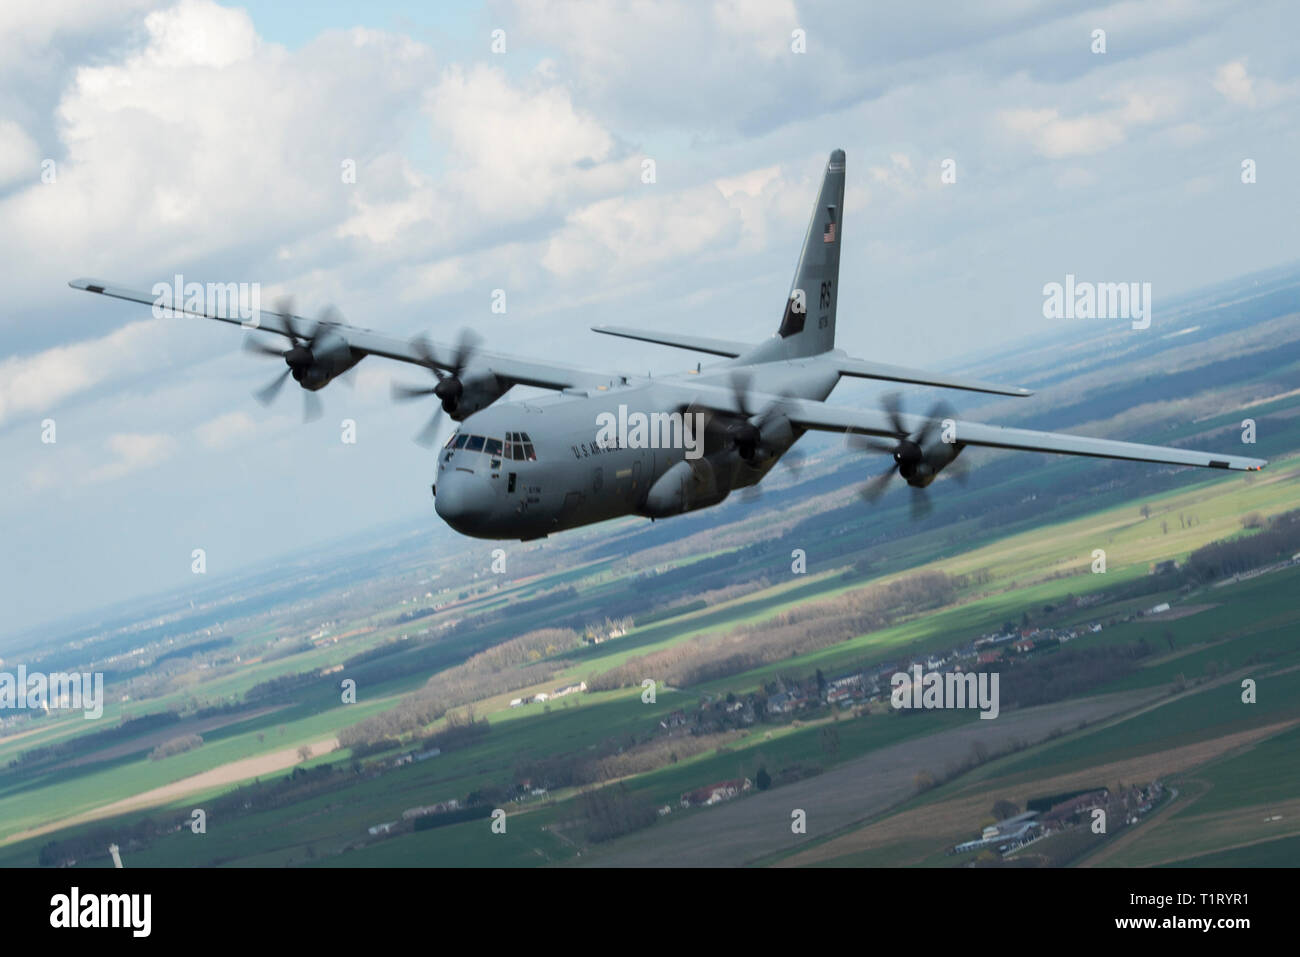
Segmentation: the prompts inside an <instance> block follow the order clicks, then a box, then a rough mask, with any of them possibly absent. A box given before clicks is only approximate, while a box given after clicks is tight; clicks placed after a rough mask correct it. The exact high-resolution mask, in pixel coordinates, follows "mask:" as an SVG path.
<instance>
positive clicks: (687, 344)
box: [591, 326, 750, 359]
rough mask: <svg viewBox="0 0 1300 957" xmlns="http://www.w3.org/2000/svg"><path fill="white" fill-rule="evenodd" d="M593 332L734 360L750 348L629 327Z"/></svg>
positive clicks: (729, 340)
mask: <svg viewBox="0 0 1300 957" xmlns="http://www.w3.org/2000/svg"><path fill="white" fill-rule="evenodd" d="M591 331H592V332H599V333H601V334H602V335H606V336H622V337H623V338H624V339H639V340H641V341H642V342H655V343H658V344H659V345H661V346H672V347H673V348H674V349H690V350H691V351H692V352H707V353H709V354H710V355H715V356H726V357H727V358H728V359H734V358H735V357H736V356H738V355H740V354H741V353H742V352H746V351H748V350H749V348H750V344H749V343H747V342H734V341H733V340H731V339H710V338H709V337H708V336H685V335H681V334H679V333H676V332H650V331H648V330H646V329H632V328H630V327H628V326H592V327H591Z"/></svg>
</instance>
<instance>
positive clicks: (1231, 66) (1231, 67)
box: [1214, 60, 1256, 107]
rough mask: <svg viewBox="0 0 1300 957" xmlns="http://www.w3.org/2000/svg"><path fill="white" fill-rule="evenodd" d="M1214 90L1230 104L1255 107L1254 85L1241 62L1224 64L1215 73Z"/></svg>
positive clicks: (1235, 61)
mask: <svg viewBox="0 0 1300 957" xmlns="http://www.w3.org/2000/svg"><path fill="white" fill-rule="evenodd" d="M1214 88H1215V89H1216V90H1218V91H1219V93H1221V94H1222V95H1223V97H1224V98H1225V99H1226V100H1228V102H1230V103H1236V104H1237V105H1239V106H1249V107H1254V106H1255V102H1256V100H1255V83H1254V81H1253V80H1252V79H1251V78H1250V74H1249V73H1247V72H1246V64H1245V63H1243V62H1242V61H1241V60H1233V61H1232V62H1230V63H1225V64H1223V66H1221V67H1219V69H1218V70H1217V71H1215V74H1214Z"/></svg>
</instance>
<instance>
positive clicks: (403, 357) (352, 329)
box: [68, 279, 622, 389]
mask: <svg viewBox="0 0 1300 957" xmlns="http://www.w3.org/2000/svg"><path fill="white" fill-rule="evenodd" d="M68 285H69V286H71V287H72V288H73V289H81V290H84V291H86V292H93V293H98V294H99V295H102V296H110V297H112V298H114V299H124V300H126V301H127V302H138V303H142V304H144V305H147V306H153V305H155V303H157V302H158V301H159V297H158V296H156V295H153V294H151V293H147V292H139V291H137V290H132V289H125V288H123V287H121V286H115V285H113V284H112V283H108V282H105V281H103V280H100V279H74V280H72V281H71V282H69V283H68ZM232 305H233V304H232ZM231 311H233V309H232V310H217V309H209V308H207V307H206V306H205V307H203V308H197V309H192V308H185V307H184V306H181V307H167V308H165V309H162V314H164V315H166V316H168V317H172V316H175V317H178V318H180V317H185V316H193V317H197V318H202V319H215V320H217V321H219V322H228V323H231V324H233V325H238V326H243V327H244V328H245V329H249V330H256V331H258V332H267V333H274V334H276V335H281V336H285V337H286V338H288V337H289V335H290V333H289V321H292V323H293V325H294V326H296V327H297V328H298V329H314V328H315V326H316V320H314V319H310V318H305V317H303V316H298V315H293V316H289V317H286V316H285V315H284V314H282V313H279V312H275V311H273V310H269V309H263V310H261V311H260V312H259V314H258V315H257V317H256V319H255V320H254V319H249V320H244V319H241V318H239V317H238V316H237V315H231V314H230V312H231ZM287 320H288V321H287ZM328 325H329V327H330V329H331V330H332V331H333V332H335V333H337V334H338V335H339V336H341V337H342V338H343V339H345V340H346V341H347V344H348V346H349V347H350V348H351V349H352V350H353V352H354V353H359V354H361V355H372V356H381V357H383V358H385V359H396V360H397V361H398V362H409V363H412V364H413V365H421V366H425V367H428V365H429V362H428V360H427V357H426V356H425V355H423V354H422V353H421V352H420V351H419V350H417V349H416V348H415V347H414V346H413V345H412V343H411V342H408V341H404V340H402V339H394V338H392V337H390V336H385V335H382V334H380V333H377V332H374V331H372V330H370V329H365V328H362V327H360V326H351V325H347V324H346V323H341V322H337V323H336V322H330V323H328ZM429 345H430V346H431V347H432V350H433V354H434V355H435V356H436V357H437V359H436V360H435V364H436V365H438V366H439V367H441V368H444V369H448V370H450V369H452V360H453V357H454V355H455V352H456V347H455V346H453V345H449V344H446V343H437V342H431V343H429ZM443 357H446V362H445V363H444V362H443V361H442V359H443ZM474 368H475V369H476V370H477V369H485V370H486V371H489V372H492V373H493V374H495V375H496V376H497V377H498V378H499V379H503V380H506V381H509V382H511V383H514V384H517V385H531V386H537V387H539V388H543V389H592V388H597V389H599V388H608V387H609V386H610V385H611V384H612V383H614V382H616V381H618V380H620V379H621V378H622V377H621V376H619V375H615V374H612V373H600V372H592V371H588V370H585V369H578V368H574V367H572V366H567V365H563V364H560V363H552V362H543V361H534V360H529V359H519V358H515V357H513V356H508V355H504V354H502V353H498V352H487V351H477V352H475V357H474Z"/></svg>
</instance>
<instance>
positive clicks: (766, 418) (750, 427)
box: [727, 372, 781, 464]
mask: <svg viewBox="0 0 1300 957" xmlns="http://www.w3.org/2000/svg"><path fill="white" fill-rule="evenodd" d="M751 381H752V380H751V378H750V376H749V374H748V373H745V372H737V373H734V374H733V375H732V377H731V393H732V395H733V397H734V398H735V400H736V408H738V409H739V410H740V414H741V415H743V416H744V419H743V420H742V421H740V422H737V423H735V424H733V425H730V426H728V427H727V436H728V437H729V438H730V439H731V444H732V446H733V447H734V448H735V450H736V452H737V453H738V454H739V455H740V457H741V458H742V459H744V460H745V461H746V462H750V463H751V464H752V460H753V459H754V457H755V456H756V455H757V454H758V446H759V443H760V442H762V441H763V429H764V427H765V426H766V425H767V424H768V423H769V422H770V421H771V420H772V419H773V418H774V417H775V416H777V415H780V413H781V400H780V399H776V400H774V401H772V402H771V403H769V404H768V406H767V408H765V409H764V410H763V411H762V412H761V413H755V411H754V409H753V406H752V404H751V402H750V394H749V385H750V382H751ZM756 415H757V419H758V421H756V422H755V421H753V419H754V418H755V416H756Z"/></svg>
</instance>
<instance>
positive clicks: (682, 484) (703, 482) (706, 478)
mask: <svg viewBox="0 0 1300 957" xmlns="http://www.w3.org/2000/svg"><path fill="white" fill-rule="evenodd" d="M730 491H731V489H730V488H726V487H722V485H721V484H720V483H719V481H718V473H717V469H716V468H715V466H714V464H713V463H712V462H710V461H709V459H708V458H699V459H693V460H686V459H683V460H682V461H681V462H678V463H677V464H676V465H674V466H672V467H671V468H669V469H668V471H667V472H665V473H664V474H663V475H661V476H659V479H658V481H656V482H655V483H654V484H653V485H651V486H650V491H649V492H647V493H646V499H645V502H644V504H643V505H642V506H641V514H642V515H646V516H649V517H650V518H665V517H667V516H669V515H680V514H681V513H682V512H690V511H693V510H694V509H697V508H704V507H705V506H707V505H716V504H717V503H718V502H721V501H722V500H723V499H724V498H726V497H727V495H728V493H730Z"/></svg>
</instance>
